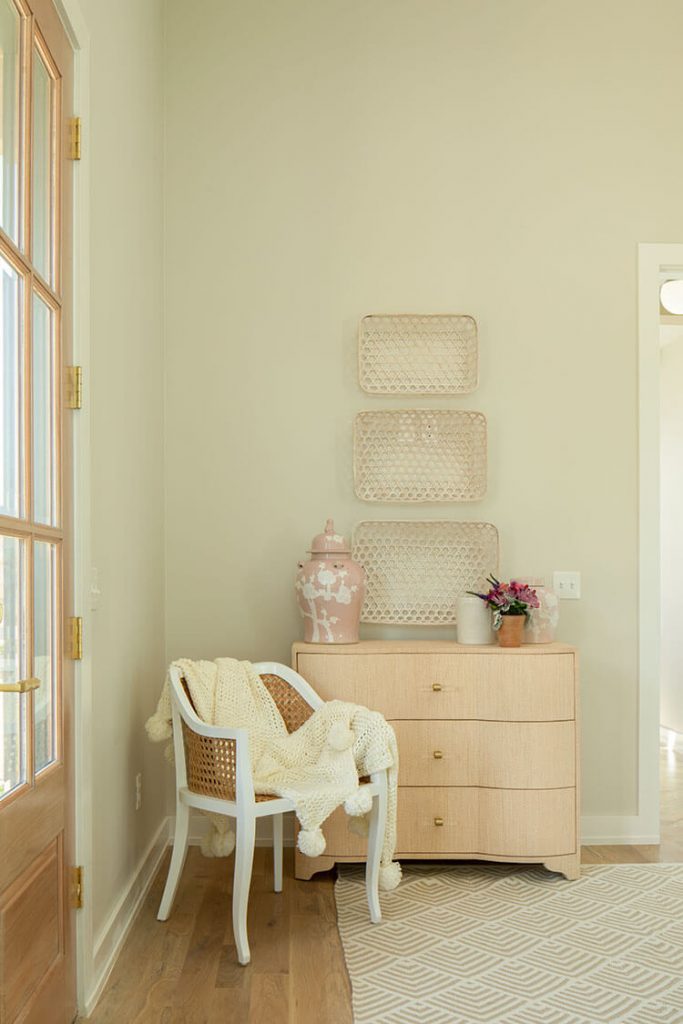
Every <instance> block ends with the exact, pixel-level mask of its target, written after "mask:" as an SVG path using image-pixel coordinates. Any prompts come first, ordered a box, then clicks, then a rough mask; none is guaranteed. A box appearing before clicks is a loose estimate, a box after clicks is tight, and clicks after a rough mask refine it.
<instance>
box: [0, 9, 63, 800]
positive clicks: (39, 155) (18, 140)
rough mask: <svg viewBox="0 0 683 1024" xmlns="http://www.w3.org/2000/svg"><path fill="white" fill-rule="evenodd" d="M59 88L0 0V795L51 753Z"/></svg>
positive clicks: (56, 717)
mask: <svg viewBox="0 0 683 1024" xmlns="http://www.w3.org/2000/svg"><path fill="white" fill-rule="evenodd" d="M61 88H62V81H61V77H60V73H59V70H58V68H57V66H56V65H55V63H54V61H53V59H52V56H51V54H50V52H49V50H48V48H47V46H46V44H45V41H44V39H43V38H42V36H41V34H40V32H39V30H38V27H37V25H36V22H35V20H34V19H33V18H32V17H31V16H30V12H29V11H28V8H27V7H25V6H24V4H23V3H22V2H21V0H0V330H1V332H2V333H1V336H0V676H1V677H2V680H3V681H5V682H10V683H15V682H18V681H20V680H21V679H24V678H27V677H28V676H34V677H36V678H38V679H40V683H41V685H40V687H39V688H38V689H37V690H32V691H31V692H28V693H25V694H1V695H0V801H4V800H5V799H6V798H8V797H9V798H11V797H12V796H13V795H15V794H18V793H19V792H20V791H21V790H22V788H23V787H24V786H26V785H31V784H32V781H33V779H34V777H35V776H36V775H39V774H40V773H42V772H44V771H46V770H47V769H48V768H49V767H50V765H53V764H55V763H56V762H57V761H58V759H59V758H60V756H61V742H62V741H61V685H62V684H61V675H62V663H61V659H62V653H63V652H62V646H63V643H62V630H63V626H62V622H63V620H62V607H61V605H62V541H63V533H62V530H61V529H60V523H61V444H62V439H61V423H62V419H61V407H62V373H61V360H62V356H61V344H60V318H61V301H60V296H59V289H60V287H61V283H60V258H59V253H60V250H59V245H60V231H61V211H60V196H61V191H60V190H61V168H60V160H61V159H62V143H61V135H60V131H59V126H60V124H61V117H62V105H61ZM17 566H19V567H20V571H19V570H18V569H17Z"/></svg>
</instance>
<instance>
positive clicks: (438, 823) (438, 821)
mask: <svg viewBox="0 0 683 1024" xmlns="http://www.w3.org/2000/svg"><path fill="white" fill-rule="evenodd" d="M434 824H435V825H436V826H437V827H438V826H440V825H443V818H434Z"/></svg>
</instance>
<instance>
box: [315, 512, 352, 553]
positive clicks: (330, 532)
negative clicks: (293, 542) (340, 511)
mask: <svg viewBox="0 0 683 1024" xmlns="http://www.w3.org/2000/svg"><path fill="white" fill-rule="evenodd" d="M311 554H312V555H324V554H343V555H350V554H351V549H350V547H349V545H348V543H347V541H346V540H345V538H344V537H342V535H341V534H340V533H335V529H334V521H333V520H332V519H328V520H327V522H326V523H325V532H324V533H317V534H316V535H315V537H314V538H313V540H312V541H311Z"/></svg>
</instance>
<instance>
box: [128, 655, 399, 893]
mask: <svg viewBox="0 0 683 1024" xmlns="http://www.w3.org/2000/svg"><path fill="white" fill-rule="evenodd" d="M174 665H175V666H176V667H177V668H178V669H179V670H180V673H181V675H182V676H183V677H184V679H185V682H186V683H187V687H188V689H189V692H190V696H191V698H192V703H193V705H194V708H195V710H196V713H197V715H198V716H199V718H201V719H202V721H204V722H206V723H207V724H209V725H216V726H220V727H223V728H232V729H248V730H249V749H250V754H251V765H252V774H253V779H254V789H255V791H256V793H269V794H274V795H275V796H282V797H288V798H289V799H290V800H292V801H293V802H294V805H295V807H296V815H297V818H298V819H299V824H300V825H301V831H300V832H299V838H298V845H299V849H300V850H301V852H302V853H303V854H305V855H306V856H309V857H319V856H320V855H321V854H322V853H324V851H325V837H324V835H323V832H322V828H321V826H322V824H323V823H324V821H325V820H326V819H327V818H328V817H329V815H330V814H331V813H332V812H333V811H334V810H336V808H337V807H339V806H341V805H342V804H343V805H344V808H345V810H346V812H347V814H349V815H351V816H353V817H351V819H350V822H353V831H354V832H358V833H359V834H363V833H367V814H368V812H369V810H370V798H369V797H368V796H366V794H365V793H364V792H363V790H362V789H359V782H358V780H359V778H363V777H365V776H367V775H371V774H372V773H373V772H377V771H382V770H383V769H385V768H386V769H387V770H388V771H387V775H388V800H387V824H386V829H385V834H384V841H383V845H382V858H381V867H380V887H381V888H382V889H394V888H395V887H396V886H397V885H398V883H399V881H400V879H401V868H400V865H399V864H398V863H395V862H394V861H393V856H394V850H395V848H396V796H397V781H398V749H397V746H396V737H395V735H394V730H393V729H392V728H391V726H390V725H389V724H388V722H386V721H385V719H384V718H383V716H382V715H381V714H380V713H379V712H377V711H369V710H368V709H367V708H364V707H360V706H359V705H357V704H349V703H346V702H345V701H339V700H333V701H329V702H328V703H326V704H323V706H322V707H321V708H318V710H317V711H314V712H313V714H312V715H311V717H310V718H309V719H308V720H307V721H306V722H304V723H303V725H301V726H300V727H299V728H298V729H297V730H296V731H295V732H293V733H288V732H287V727H286V726H285V723H284V721H283V719H282V716H281V714H280V712H279V710H278V708H277V705H276V704H275V701H274V700H273V698H272V697H271V695H270V693H269V692H268V689H267V687H266V686H265V685H264V683H263V681H262V679H261V677H260V676H259V675H258V673H257V672H256V670H255V669H254V666H253V665H252V664H251V662H249V661H236V660H235V659H233V658H218V659H217V660H216V661H189V660H185V659H183V660H181V661H176V662H174ZM146 729H147V735H148V736H149V738H150V739H151V740H154V741H155V742H162V741H165V740H169V739H170V738H171V736H172V719H171V697H170V689H169V680H168V679H166V681H165V683H164V686H163V689H162V691H161V697H160V698H159V703H158V705H157V709H156V712H155V713H154V715H152V717H151V718H150V719H149V720H148V721H147V724H146ZM208 817H209V818H210V820H211V829H210V830H209V834H208V836H207V837H206V839H205V841H204V842H203V843H202V851H203V852H204V854H205V855H206V856H210V857H224V856H228V855H229V854H230V853H231V852H232V850H233V848H234V844H235V836H234V832H233V830H232V827H231V825H230V819H228V818H226V817H224V816H223V815H217V814H209V815H208Z"/></svg>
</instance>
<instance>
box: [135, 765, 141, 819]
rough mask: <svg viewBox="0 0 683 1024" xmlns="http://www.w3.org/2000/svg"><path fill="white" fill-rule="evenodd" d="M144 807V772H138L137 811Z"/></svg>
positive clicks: (136, 777)
mask: <svg viewBox="0 0 683 1024" xmlns="http://www.w3.org/2000/svg"><path fill="white" fill-rule="evenodd" d="M141 807H142V772H138V774H137V775H136V776H135V810H136V811H139V810H140V808H141Z"/></svg>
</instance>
